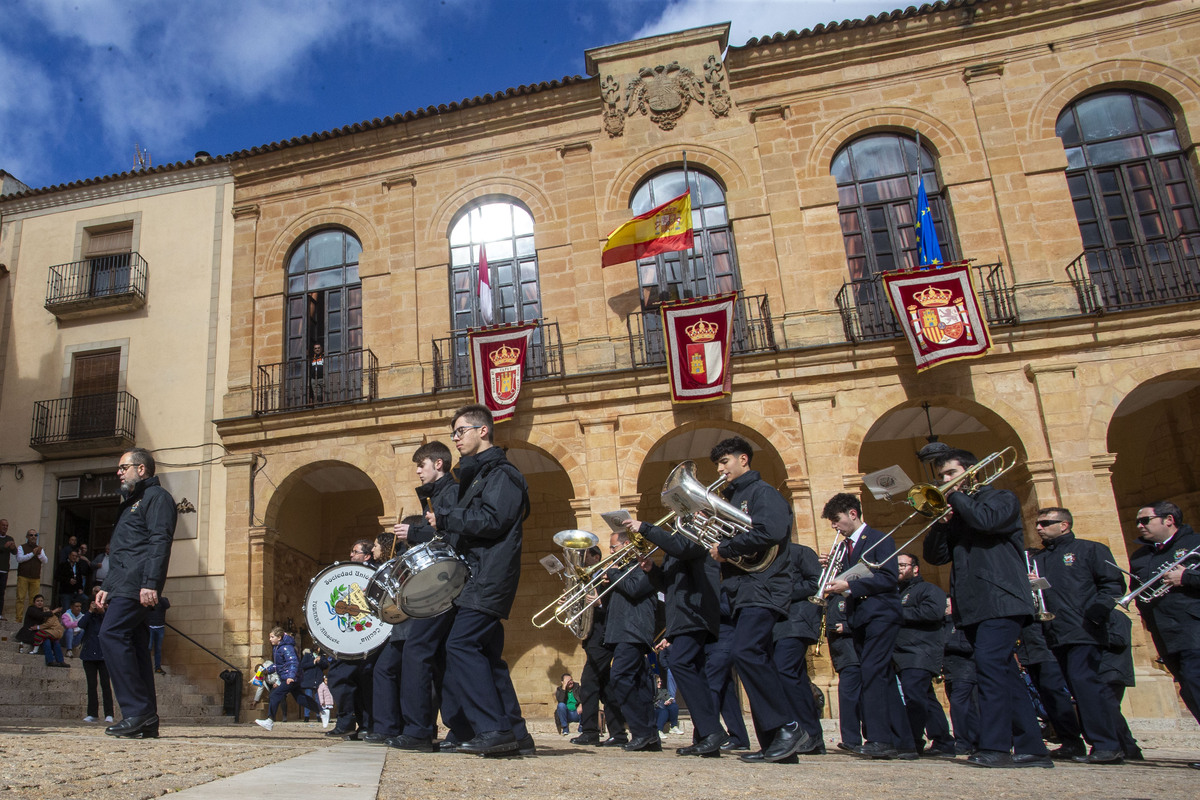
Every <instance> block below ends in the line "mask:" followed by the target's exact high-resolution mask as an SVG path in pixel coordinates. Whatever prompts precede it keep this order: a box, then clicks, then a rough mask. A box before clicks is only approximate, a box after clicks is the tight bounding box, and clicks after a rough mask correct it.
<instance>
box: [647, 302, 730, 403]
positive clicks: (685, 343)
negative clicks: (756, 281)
mask: <svg viewBox="0 0 1200 800" xmlns="http://www.w3.org/2000/svg"><path fill="white" fill-rule="evenodd" d="M736 302H737V293H736V292H734V293H732V294H722V295H716V296H713V297H702V298H699V299H697V300H684V301H681V302H678V303H663V304H662V306H661V308H662V317H663V331H664V334H665V336H666V340H667V342H666V344H667V371H668V372H669V373H670V376H671V399H672V400H673V401H674V402H676V403H697V402H702V401H704V400H712V399H714V398H717V397H721V396H722V395H727V394H729V393H730V392H731V391H732V390H733V376H732V373H731V372H730V369H729V342H730V338H731V336H732V334H733V314H734V304H735V303H736Z"/></svg>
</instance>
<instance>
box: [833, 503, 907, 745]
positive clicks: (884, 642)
mask: <svg viewBox="0 0 1200 800" xmlns="http://www.w3.org/2000/svg"><path fill="white" fill-rule="evenodd" d="M821 516H822V517H823V518H824V519H827V520H829V521H830V522H832V523H833V527H834V530H836V531H837V532H838V534H839V535H841V536H845V537H846V538H847V539H848V540H849V542H850V549H849V551H848V552H847V554H846V557H845V559H844V560H843V563H842V569H843V572H842V576H841V577H838V578H836V579H834V580H833V581H831V582H830V583H829V584H828V585H827V586H825V587H824V593H825V594H826V595H827V596H829V597H836V596H838V595H845V596H846V597H847V598H848V599H847V601H846V616H847V617H848V619H849V620H850V627H851V629H852V630H853V631H854V646H855V649H857V650H858V657H859V661H860V666H861V669H862V714H863V726H864V728H865V729H866V733H867V743H866V744H864V745H863V746H862V747H860V748H857V749H855V750H853V751H852V752H855V753H857V754H858V755H863V756H868V757H870V758H885V759H886V758H906V759H907V758H916V757H917V753H916V745H915V743H914V742H913V741H912V736H911V735H910V734H909V729H908V724H907V720H905V719H904V708H903V705H902V701H901V699H900V692H899V689H898V688H897V686H896V669H895V665H894V664H893V663H892V653H893V651H894V649H895V644H896V636H897V635H898V634H899V632H900V620H901V613H900V594H899V593H898V592H897V590H896V585H897V583H898V580H899V572H898V569H897V567H896V559H895V558H894V557H893V556H894V555H895V552H896V543H895V541H893V539H892V537H891V536H889V535H887V534H885V533H883V532H881V531H877V530H875V529H874V528H872V527H870V526H868V525H867V523H866V522H864V521H863V518H862V505H861V504H860V503H859V500H858V498H857V497H855V496H854V495H852V494H848V493H846V492H841V493H839V494H835V495H834V496H833V497H831V498H830V499H829V501H828V502H827V503H826V504H825V508H824V509H823V510H822V512H821ZM821 558H822V560H825V559H826V558H828V556H824V555H823V556H822V557H821ZM864 559H869V560H870V561H872V562H874V563H877V564H880V566H879V568H878V569H869V568H868V567H867V566H866V564H865V563H863V562H864ZM854 568H856V573H859V574H861V577H855V576H854V573H852V574H851V575H846V571H847V570H850V569H854Z"/></svg>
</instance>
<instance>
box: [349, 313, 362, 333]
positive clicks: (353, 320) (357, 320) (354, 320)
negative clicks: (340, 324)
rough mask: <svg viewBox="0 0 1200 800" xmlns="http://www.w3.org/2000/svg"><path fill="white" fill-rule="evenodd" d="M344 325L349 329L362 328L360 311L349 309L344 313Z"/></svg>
mask: <svg viewBox="0 0 1200 800" xmlns="http://www.w3.org/2000/svg"><path fill="white" fill-rule="evenodd" d="M346 323H347V325H349V327H350V328H351V329H355V328H361V327H362V309H361V308H350V309H347V311H346Z"/></svg>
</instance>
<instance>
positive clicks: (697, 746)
mask: <svg viewBox="0 0 1200 800" xmlns="http://www.w3.org/2000/svg"><path fill="white" fill-rule="evenodd" d="M724 742H725V734H723V733H710V734H709V735H708V736H705V737H704V738H703V739H701V740H700V741H698V742H696V743H694V744H692V745H689V746H688V747H680V748H679V749H677V750H676V751H675V753H676V754H677V755H681V756H705V757H708V758H711V757H713V756H717V757H720V755H721V745H722V744H723V743H724Z"/></svg>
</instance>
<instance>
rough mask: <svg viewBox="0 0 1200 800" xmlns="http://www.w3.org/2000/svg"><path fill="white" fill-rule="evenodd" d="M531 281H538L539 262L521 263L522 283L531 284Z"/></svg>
mask: <svg viewBox="0 0 1200 800" xmlns="http://www.w3.org/2000/svg"><path fill="white" fill-rule="evenodd" d="M530 281H537V262H536V261H522V262H521V282H522V283H529V282H530Z"/></svg>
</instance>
